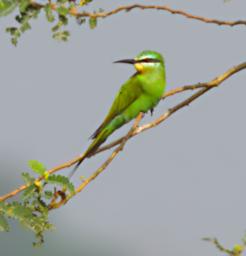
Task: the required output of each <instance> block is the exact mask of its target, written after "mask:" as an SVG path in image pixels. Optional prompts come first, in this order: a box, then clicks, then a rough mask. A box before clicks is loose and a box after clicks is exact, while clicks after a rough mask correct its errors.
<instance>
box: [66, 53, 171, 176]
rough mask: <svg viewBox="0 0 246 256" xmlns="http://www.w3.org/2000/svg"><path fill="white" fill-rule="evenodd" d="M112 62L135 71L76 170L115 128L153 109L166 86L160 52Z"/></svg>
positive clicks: (120, 92) (95, 133)
mask: <svg viewBox="0 0 246 256" xmlns="http://www.w3.org/2000/svg"><path fill="white" fill-rule="evenodd" d="M115 63H129V64H132V65H134V67H135V68H136V70H137V72H136V73H135V74H134V75H133V76H132V77H130V79H128V80H127V81H126V82H125V83H124V84H123V85H122V86H121V88H120V90H119V92H118V94H117V95H116V97H115V100H114V102H113V104H112V106H111V108H110V110H109V112H108V114H107V116H106V117H105V119H104V121H103V122H102V124H101V125H100V126H99V127H98V129H97V130H96V131H95V132H94V133H93V135H92V136H91V138H92V139H93V141H92V143H91V144H90V146H89V147H88V149H87V150H86V151H85V153H84V154H83V155H82V156H81V160H80V161H79V162H78V163H77V164H76V166H75V167H74V169H73V171H72V173H71V176H72V174H73V173H74V172H75V171H76V169H77V168H78V167H79V165H80V164H81V163H82V161H83V160H84V159H85V158H86V157H88V156H89V155H90V154H91V153H92V152H94V151H95V150H96V149H97V148H98V147H99V146H100V145H101V144H102V143H103V142H104V141H105V140H106V139H107V138H108V137H109V136H110V135H111V134H112V133H113V132H114V131H115V130H117V129H118V128H120V127H121V126H122V125H124V124H126V123H128V122H129V121H131V120H132V119H134V118H135V117H137V115H138V114H139V113H140V112H143V113H146V112H147V111H149V110H150V111H151V113H152V111H153V109H154V107H155V106H156V105H157V104H158V102H159V101H160V99H161V97H162V95H163V93H164V90H165V86H166V75H165V63H164V59H163V57H162V55H161V54H160V53H157V52H155V51H143V52H141V53H140V54H139V55H137V56H136V57H135V58H134V59H127V60H119V61H116V62H115Z"/></svg>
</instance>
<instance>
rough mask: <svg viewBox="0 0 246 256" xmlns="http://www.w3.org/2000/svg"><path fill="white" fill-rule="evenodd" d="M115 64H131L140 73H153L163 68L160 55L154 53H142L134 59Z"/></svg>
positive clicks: (119, 61)
mask: <svg viewBox="0 0 246 256" xmlns="http://www.w3.org/2000/svg"><path fill="white" fill-rule="evenodd" d="M115 63H128V64H133V65H134V66H135V68H136V70H137V71H138V72H140V73H144V72H147V71H153V70H156V69H158V68H161V67H163V66H164V59H163V57H162V55H161V54H160V53H158V52H155V51H143V52H141V53H140V54H138V55H137V56H136V57H135V58H134V59H126V60H118V61H115Z"/></svg>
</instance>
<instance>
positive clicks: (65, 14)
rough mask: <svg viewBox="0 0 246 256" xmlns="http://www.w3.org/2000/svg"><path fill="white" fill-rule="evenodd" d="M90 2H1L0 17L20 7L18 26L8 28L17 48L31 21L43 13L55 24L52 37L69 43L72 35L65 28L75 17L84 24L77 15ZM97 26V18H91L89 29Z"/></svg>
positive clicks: (82, 19)
mask: <svg viewBox="0 0 246 256" xmlns="http://www.w3.org/2000/svg"><path fill="white" fill-rule="evenodd" d="M90 2H92V0H81V1H80V2H76V0H57V1H56V2H51V1H49V0H48V1H47V2H46V3H44V4H43V3H42V4H40V3H38V2H34V1H31V0H19V1H17V0H0V17H1V16H6V15H8V14H10V13H12V12H13V11H15V10H16V9H17V7H18V13H17V14H16V16H15V20H16V22H17V25H15V26H11V27H7V28H6V32H7V33H9V34H10V36H11V42H12V44H13V45H15V46H16V45H17V43H18V40H19V38H20V37H21V35H22V34H23V33H24V32H26V31H27V30H30V29H31V20H33V19H35V18H37V17H39V16H40V13H41V12H42V11H43V12H44V13H45V17H46V20H47V21H48V22H50V23H53V24H54V25H53V27H52V28H51V31H52V34H53V35H52V37H53V38H54V39H56V40H59V41H67V40H68V38H69V36H70V33H69V31H68V30H65V29H64V28H65V26H67V25H68V22H69V19H70V18H71V17H73V18H75V19H76V20H77V24H78V25H82V24H84V23H85V21H86V20H85V18H81V17H79V16H78V15H77V14H78V11H79V10H83V8H84V7H85V6H86V5H87V4H89V3H90ZM100 11H102V10H100ZM96 25H97V20H96V18H89V27H90V28H92V29H93V28H95V27H96Z"/></svg>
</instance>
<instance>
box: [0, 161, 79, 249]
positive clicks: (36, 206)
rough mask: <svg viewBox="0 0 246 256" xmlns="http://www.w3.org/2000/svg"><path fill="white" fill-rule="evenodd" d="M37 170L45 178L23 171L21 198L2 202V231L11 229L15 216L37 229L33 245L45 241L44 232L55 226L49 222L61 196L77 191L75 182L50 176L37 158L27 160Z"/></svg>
mask: <svg viewBox="0 0 246 256" xmlns="http://www.w3.org/2000/svg"><path fill="white" fill-rule="evenodd" d="M28 165H29V167H30V168H31V170H32V171H33V172H34V173H37V174H38V175H39V176H40V177H44V180H42V181H41V180H39V179H35V177H33V176H32V175H31V174H29V173H27V172H24V173H22V178H23V180H24V182H25V184H26V185H27V188H26V189H25V190H24V191H23V192H22V194H21V197H20V200H19V201H13V202H0V231H9V230H10V227H9V223H8V219H15V220H17V221H18V222H19V223H21V224H22V225H23V226H24V227H26V228H27V229H29V230H31V231H32V232H34V234H35V237H36V241H35V242H34V243H33V245H34V246H39V245H41V244H42V243H43V242H44V232H45V231H48V230H52V229H53V228H54V226H53V225H52V224H51V223H50V222H49V219H48V217H49V212H50V210H51V209H52V208H53V207H52V205H53V204H55V203H56V199H57V198H58V197H59V196H60V197H61V195H62V198H63V200H64V199H65V198H67V197H68V196H71V195H73V194H74V193H75V190H74V185H73V184H72V183H71V182H70V181H69V179H68V178H67V177H65V176H62V175H53V174H52V175H49V174H48V173H47V172H46V168H45V167H44V165H43V164H42V163H40V162H38V161H36V160H31V161H29V163H28Z"/></svg>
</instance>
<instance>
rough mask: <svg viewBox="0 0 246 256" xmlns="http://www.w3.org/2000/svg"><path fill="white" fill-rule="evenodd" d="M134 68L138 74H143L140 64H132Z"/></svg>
mask: <svg viewBox="0 0 246 256" xmlns="http://www.w3.org/2000/svg"><path fill="white" fill-rule="evenodd" d="M134 66H135V68H136V70H137V71H138V72H141V73H142V72H143V70H144V67H143V65H142V64H141V63H136V64H134Z"/></svg>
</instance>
